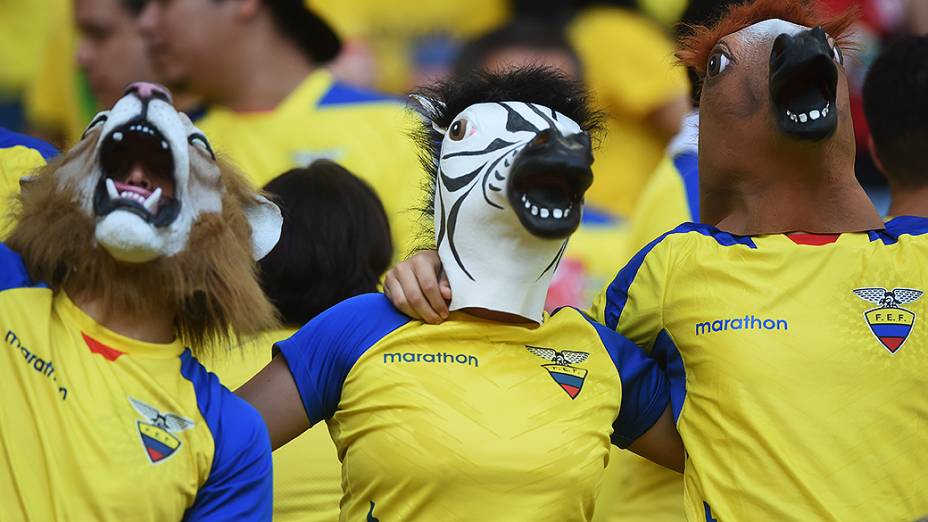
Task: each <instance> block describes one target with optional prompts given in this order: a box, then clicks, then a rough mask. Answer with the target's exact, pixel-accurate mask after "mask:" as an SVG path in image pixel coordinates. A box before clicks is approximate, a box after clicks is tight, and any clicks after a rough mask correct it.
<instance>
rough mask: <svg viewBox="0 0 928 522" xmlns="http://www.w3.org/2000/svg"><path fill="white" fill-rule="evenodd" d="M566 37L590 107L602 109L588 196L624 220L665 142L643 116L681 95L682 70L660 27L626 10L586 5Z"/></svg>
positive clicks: (684, 91)
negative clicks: (601, 130) (602, 126)
mask: <svg viewBox="0 0 928 522" xmlns="http://www.w3.org/2000/svg"><path fill="white" fill-rule="evenodd" d="M568 36H569V39H570V42H571V44H572V45H573V46H574V48H575V49H576V51H577V54H578V55H579V57H580V61H581V63H582V65H583V73H584V78H585V80H586V82H587V84H588V85H589V87H590V91H591V92H592V93H593V96H594V98H595V100H594V101H595V103H596V105H597V106H598V107H602V108H603V109H604V110H605V111H606V113H607V115H608V119H607V120H606V134H605V137H604V139H603V142H602V144H601V145H600V147H599V148H598V149H597V150H596V162H595V163H594V164H593V173H594V177H593V179H594V181H593V186H592V187H590V190H588V191H587V193H586V195H585V198H586V201H587V202H588V203H589V204H591V205H593V206H596V207H599V208H602V209H604V210H607V211H609V212H612V213H615V214H617V215H619V216H622V217H624V218H629V217H630V216H631V215H632V212H633V211H634V209H635V205H636V204H637V201H638V196H639V195H640V194H641V191H642V189H643V188H644V186H645V183H646V182H647V180H648V178H649V177H650V175H651V173H652V172H654V169H655V168H656V167H657V164H658V162H660V160H661V158H662V157H663V155H664V147H665V146H666V145H667V143H666V141H665V140H663V139H662V138H660V137H658V136H656V135H655V134H654V132H653V131H651V130H650V129H648V128H647V127H646V126H645V124H644V118H645V116H647V115H648V114H649V113H650V112H652V111H653V110H655V109H657V108H658V107H660V106H661V105H664V104H665V103H668V102H670V101H671V100H673V99H675V98H678V97H680V96H686V95H687V93H688V92H689V83H688V81H687V78H686V72H685V70H684V69H683V68H682V67H680V66H677V65H675V64H674V57H673V45H672V44H671V41H670V39H669V38H668V37H667V36H666V35H665V34H664V33H662V32H661V30H660V28H659V26H657V25H656V24H654V23H653V22H652V21H650V20H648V19H647V18H645V17H643V16H641V15H639V14H637V13H634V12H631V11H628V10H624V9H618V8H613V7H595V8H590V9H586V10H584V11H583V12H581V13H580V14H579V15H578V16H577V18H576V19H575V20H574V21H573V22H571V24H570V25H569V27H568ZM617 57H621V59H617Z"/></svg>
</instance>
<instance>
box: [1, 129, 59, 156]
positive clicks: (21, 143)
mask: <svg viewBox="0 0 928 522" xmlns="http://www.w3.org/2000/svg"><path fill="white" fill-rule="evenodd" d="M14 147H25V148H27V149H31V150H34V151H36V152H38V153H39V154H40V155H41V156H42V159H44V160H45V161H48V160H50V159H52V158H54V157H55V156H57V155H58V150H57V149H55V147H53V146H51V145H50V144H48V143H46V142H44V141H42V140H40V139H38V138H33V137H32V136H26V135H25V134H20V133H18V132H13V131H11V130H8V129H4V128H3V127H0V149H11V148H14Z"/></svg>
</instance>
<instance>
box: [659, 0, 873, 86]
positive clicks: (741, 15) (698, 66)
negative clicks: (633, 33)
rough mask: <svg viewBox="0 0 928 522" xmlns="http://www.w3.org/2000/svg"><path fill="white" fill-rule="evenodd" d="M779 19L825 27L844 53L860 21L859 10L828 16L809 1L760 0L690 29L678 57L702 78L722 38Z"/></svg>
mask: <svg viewBox="0 0 928 522" xmlns="http://www.w3.org/2000/svg"><path fill="white" fill-rule="evenodd" d="M774 18H779V19H780V20H785V21H787V22H792V23H794V24H797V25H802V26H805V27H821V28H822V29H823V30H824V31H825V32H826V33H828V35H829V36H831V37H832V38H834V39H835V42H837V45H838V46H840V47H841V48H842V50H846V51H847V50H852V47H853V46H852V45H851V44H850V41H849V40H850V34H849V33H850V31H849V29H850V28H851V26H852V25H853V23H854V22H855V21H856V20H857V10H856V9H849V10H847V11H845V12H844V13H840V14H837V15H834V16H828V15H826V14H825V13H823V12H821V11H820V10H819V9H816V7H815V6H814V5H813V4H812V2H810V1H807V0H756V1H754V2H750V1H748V2H745V3H742V4H738V5H733V6H731V7H729V8H728V9H727V10H726V11H725V13H724V14H723V15H722V16H721V18H719V19H718V20H717V21H716V22H715V23H713V24H711V25H697V26H689V27H686V28H685V29H688V31H687V30H685V31H684V32H687V33H688V34H687V35H686V36H684V37H682V38H681V39H680V42H679V49H678V50H677V53H676V56H677V59H678V60H679V61H680V63H681V64H683V65H685V66H686V67H689V68H691V69H693V70H694V71H695V72H696V74H698V75H699V77H700V78H702V77H703V76H704V75H705V71H706V64H707V62H708V61H709V55H710V54H711V53H712V48H713V47H715V44H717V43H718V42H719V40H721V39H722V38H724V37H726V36H728V35H730V34H732V33H736V32H738V31H740V30H742V29H744V28H746V27H750V26H752V25H754V24H756V23H758V22H763V21H764V20H772V19H774Z"/></svg>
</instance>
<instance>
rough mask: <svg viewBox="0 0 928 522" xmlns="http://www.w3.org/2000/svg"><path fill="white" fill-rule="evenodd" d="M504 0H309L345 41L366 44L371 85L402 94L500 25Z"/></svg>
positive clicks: (503, 15)
mask: <svg viewBox="0 0 928 522" xmlns="http://www.w3.org/2000/svg"><path fill="white" fill-rule="evenodd" d="M507 3H508V2H506V1H505V0H468V1H466V2H461V1H454V2H447V1H440V2H436V1H435V0H405V1H403V2H401V3H395V2H384V1H382V0H352V1H350V2H346V1H344V0H320V1H314V2H312V5H313V9H314V10H316V11H318V12H319V13H320V14H321V15H323V16H324V17H325V19H326V20H327V21H328V22H330V23H331V24H332V26H333V27H334V28H335V29H336V30H337V31H338V32H339V34H341V35H342V36H343V37H344V38H345V39H346V40H349V41H359V42H361V43H362V45H366V46H369V47H370V50H371V51H372V53H373V58H374V62H375V63H374V64H373V65H374V67H375V71H374V77H375V83H374V84H373V86H375V87H376V88H378V89H381V90H384V91H386V92H392V93H397V94H399V93H406V92H408V91H409V90H410V88H411V87H414V86H416V85H418V84H419V83H420V82H421V81H423V80H424V79H425V78H422V77H418V76H417V75H416V73H417V70H419V71H418V72H420V73H425V74H426V75H427V74H428V71H429V69H438V70H441V69H442V68H443V67H444V66H445V65H447V64H448V61H450V60H451V59H452V58H453V55H454V52H455V51H456V49H457V47H458V46H459V45H460V44H461V43H463V42H464V41H465V40H467V39H469V38H473V37H476V36H478V35H480V34H482V33H484V32H486V31H489V30H491V29H493V28H494V27H496V26H497V25H499V24H501V23H503V21H504V20H505V18H506V17H507V15H508V8H507Z"/></svg>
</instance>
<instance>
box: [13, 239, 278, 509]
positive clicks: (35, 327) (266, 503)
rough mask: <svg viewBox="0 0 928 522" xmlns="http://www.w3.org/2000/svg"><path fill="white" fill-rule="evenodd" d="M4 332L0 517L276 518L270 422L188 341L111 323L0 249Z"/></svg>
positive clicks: (15, 257)
mask: <svg viewBox="0 0 928 522" xmlns="http://www.w3.org/2000/svg"><path fill="white" fill-rule="evenodd" d="M0 336H2V341H3V342H2V346H0V382H2V383H3V397H2V401H3V406H2V407H0V499H2V501H0V503H2V507H0V519H3V520H35V521H46V520H133V521H152V522H155V521H158V522H160V521H165V520H187V521H195V520H209V521H226V520H228V521H232V520H235V521H238V520H248V521H251V520H270V519H271V506H272V502H273V499H272V494H271V491H272V478H271V454H270V440H269V438H268V435H267V430H266V428H265V427H264V423H263V421H262V420H261V418H260V416H259V415H258V413H257V412H256V411H255V410H254V409H252V408H251V407H250V406H249V405H247V404H246V403H245V402H244V401H242V400H240V399H238V398H237V397H236V396H235V395H233V394H232V393H231V392H229V391H228V390H226V389H225V388H223V387H222V385H220V384H219V381H218V379H217V378H216V376H215V375H212V374H210V373H207V372H206V370H204V369H203V367H202V366H201V365H200V364H199V363H198V362H197V361H196V359H194V358H193V357H192V356H191V355H190V351H189V350H186V349H184V347H183V346H182V345H181V344H180V343H179V342H174V343H171V344H152V343H145V342H141V341H137V340H134V339H129V338H127V337H123V336H121V335H119V334H117V333H115V332H112V331H110V330H107V329H105V328H103V327H102V326H100V325H99V324H97V323H95V322H94V321H93V319H91V318H90V317H89V316H87V315H86V314H84V313H83V312H82V311H81V310H80V308H78V307H77V306H75V305H74V304H73V303H72V302H71V301H70V299H68V296H67V295H65V294H64V293H58V294H53V292H52V291H51V290H49V289H48V288H46V287H44V285H42V284H40V283H35V282H33V281H31V280H30V278H29V276H28V274H27V273H26V270H25V267H24V266H23V263H22V260H21V258H20V257H19V256H18V255H17V254H16V253H14V252H12V251H11V250H10V249H8V248H7V247H6V246H4V245H2V244H0Z"/></svg>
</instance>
